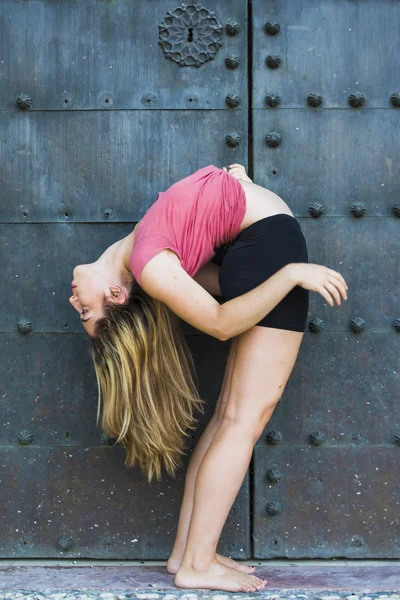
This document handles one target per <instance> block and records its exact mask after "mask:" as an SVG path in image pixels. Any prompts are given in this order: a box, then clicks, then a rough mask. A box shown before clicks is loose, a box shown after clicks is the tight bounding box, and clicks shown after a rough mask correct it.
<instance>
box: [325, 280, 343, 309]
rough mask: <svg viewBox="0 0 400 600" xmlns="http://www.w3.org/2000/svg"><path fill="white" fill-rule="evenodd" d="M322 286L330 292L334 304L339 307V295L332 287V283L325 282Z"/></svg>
mask: <svg viewBox="0 0 400 600" xmlns="http://www.w3.org/2000/svg"><path fill="white" fill-rule="evenodd" d="M324 286H325V288H326V289H327V290H329V291H330V293H331V294H332V296H333V297H334V298H335V300H336V302H337V303H338V304H339V305H340V304H341V301H340V294H339V292H338V290H337V289H336V288H335V286H334V285H333V283H330V282H329V281H327V282H326V283H324ZM331 300H332V298H331ZM332 304H333V303H332Z"/></svg>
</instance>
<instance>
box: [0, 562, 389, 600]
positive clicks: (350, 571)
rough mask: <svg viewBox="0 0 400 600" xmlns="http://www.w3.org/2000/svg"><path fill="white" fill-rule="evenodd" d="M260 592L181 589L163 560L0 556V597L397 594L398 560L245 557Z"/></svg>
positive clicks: (185, 599) (213, 599)
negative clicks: (263, 584)
mask: <svg viewBox="0 0 400 600" xmlns="http://www.w3.org/2000/svg"><path fill="white" fill-rule="evenodd" d="M243 562H244V563H245V564H253V565H256V570H255V575H257V576H259V577H266V578H267V579H268V583H267V585H266V587H265V588H264V589H263V590H262V591H260V592H251V593H238V592H236V593H233V592H223V591H218V590H201V589H193V590H189V589H185V590H184V589H181V588H177V587H176V586H175V585H174V581H173V579H174V576H173V575H170V574H169V573H168V572H167V570H166V562H165V561H151V562H150V561H148V562H147V561H100V560H93V561H91V560H88V559H86V560H68V559H66V560H47V561H46V560H40V559H32V560H30V559H23V560H0V600H18V599H19V600H48V599H50V600H73V599H74V600H75V599H80V600H124V599H127V600H128V599H138V600H227V599H229V598H230V597H234V598H238V600H240V599H245V598H251V597H254V596H257V597H260V600H261V598H262V600H287V599H299V600H345V599H349V600H375V599H376V598H379V599H380V600H400V563H399V561H384V560H382V561H379V560H357V561H350V560H343V561H337V560H318V561H317V560H309V561H302V560H299V561H290V560H286V561H285V560H274V559H271V560H266V561H257V560H246V561H243Z"/></svg>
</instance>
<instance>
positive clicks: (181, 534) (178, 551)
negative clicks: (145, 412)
mask: <svg viewBox="0 0 400 600" xmlns="http://www.w3.org/2000/svg"><path fill="white" fill-rule="evenodd" d="M236 341H237V340H236V339H235V338H234V339H233V340H232V342H231V347H230V350H229V356H228V360H227V364H226V368H225V373H224V379H223V383H222V388H221V393H220V395H219V398H218V402H217V405H216V407H215V412H214V415H213V417H212V418H211V420H210V422H209V423H208V425H207V427H206V428H205V430H204V431H203V433H202V435H201V437H200V439H199V441H198V442H197V445H196V447H195V449H194V450H193V452H192V455H191V457H190V461H189V465H188V468H187V472H186V478H185V490H184V495H183V500H182V505H181V510H180V514H179V522H178V530H177V533H176V538H175V544H174V547H173V549H172V552H171V555H170V557H169V559H168V562H167V570H168V573H172V574H175V573H176V572H177V570H178V568H179V565H180V564H181V560H182V556H183V553H184V551H185V546H186V539H187V533H188V529H189V523H190V517H191V515H192V510H193V495H194V486H195V481H196V476H197V472H198V469H199V466H200V463H201V461H202V460H203V456H204V454H205V453H206V451H207V449H208V447H209V445H210V444H211V441H212V439H213V438H214V435H215V433H216V431H217V429H218V427H219V425H220V423H221V419H222V416H223V413H224V409H225V405H226V401H227V399H228V395H229V388H230V382H231V377H232V370H233V362H234V357H235V348H236ZM216 558H217V560H219V561H220V562H221V563H222V564H225V565H227V566H229V567H232V568H235V569H238V570H239V571H243V572H244V573H252V572H253V571H254V567H250V566H249V565H245V564H240V563H237V562H235V561H234V560H232V559H231V558H228V557H226V556H222V555H221V554H216Z"/></svg>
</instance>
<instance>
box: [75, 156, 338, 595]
mask: <svg viewBox="0 0 400 600" xmlns="http://www.w3.org/2000/svg"><path fill="white" fill-rule="evenodd" d="M230 242H233V243H232V245H231V246H230V247H229V248H228V250H227V252H226V254H225V256H224V258H223V261H222V264H221V267H218V266H217V265H216V264H214V263H212V262H210V260H211V258H212V257H213V256H214V254H215V250H214V249H215V248H217V247H219V246H220V245H222V244H229V243H230ZM309 290H312V291H315V292H319V293H320V294H321V295H322V296H323V298H324V299H325V300H326V301H327V302H328V303H329V304H330V305H331V306H333V305H334V300H335V301H336V302H337V304H341V298H340V296H342V297H343V298H344V299H347V292H346V291H347V284H346V282H345V280H344V279H343V277H342V275H341V274H340V273H338V272H336V271H334V270H333V269H330V268H328V267H325V266H323V265H317V264H309V263H308V254H307V247H306V241H305V238H304V236H303V233H302V231H301V229H300V225H299V223H298V221H297V220H296V219H295V217H294V216H293V213H292V211H291V210H290V208H289V206H288V205H287V204H286V203H285V202H284V200H282V199H281V198H280V197H279V196H277V195H276V194H274V193H273V192H271V191H269V190H267V189H265V188H263V187H261V186H259V185H257V184H255V183H253V182H252V181H251V179H250V178H249V177H248V176H247V174H246V171H245V169H244V167H243V166H241V165H238V164H233V165H230V170H229V172H228V171H227V170H226V169H225V168H224V169H219V168H217V167H215V166H214V165H209V166H206V167H204V168H202V169H199V170H198V171H196V172H195V173H193V174H192V175H190V176H189V177H186V178H184V179H182V180H180V181H178V182H177V183H175V184H174V185H172V186H171V187H170V188H168V190H167V191H166V192H160V194H159V196H158V198H157V201H156V202H154V203H153V204H152V206H151V207H150V208H149V209H148V211H147V212H146V214H145V215H144V217H143V218H142V220H141V221H140V222H139V223H138V224H137V225H136V227H135V229H134V230H133V232H132V233H130V234H129V235H128V236H127V237H126V238H124V239H122V240H120V241H118V242H116V243H115V244H113V245H112V246H110V247H109V248H108V249H107V250H106V251H105V252H104V254H102V255H101V256H100V258H99V259H98V260H97V261H96V262H95V263H93V264H90V265H79V266H77V267H76V268H75V269H74V282H73V296H72V297H71V298H70V302H71V303H72V304H73V306H74V307H75V308H76V310H78V311H79V312H80V314H81V320H82V323H84V325H83V326H84V328H85V330H86V331H87V333H88V334H89V335H90V336H91V353H92V357H93V361H94V366H95V371H96V376H97V381H98V385H99V408H98V413H97V418H99V410H100V390H101V394H102V397H103V419H102V427H103V430H104V431H105V432H106V433H107V434H108V435H110V436H111V437H113V438H117V441H120V442H121V443H122V445H123V446H124V447H125V448H126V452H127V458H126V462H125V464H126V465H128V466H133V465H134V464H136V463H138V464H139V466H140V467H141V468H142V469H143V470H144V471H145V472H146V473H147V476H148V479H149V481H151V479H152V477H153V476H154V475H156V476H157V478H160V473H161V469H162V467H165V468H166V469H167V470H168V472H169V473H171V474H174V472H175V470H176V468H177V466H179V465H180V457H181V455H182V453H183V450H184V438H185V436H187V435H188V433H187V430H188V429H190V428H191V429H193V428H194V423H195V422H196V419H195V417H194V412H195V410H197V409H199V410H202V403H203V401H202V400H201V399H200V398H199V396H198V394H197V391H196V386H195V385H194V381H193V376H194V368H193V362H192V359H191V356H190V354H189V352H188V348H187V346H186V342H185V339H184V337H183V334H182V332H181V330H180V329H179V319H178V318H177V317H180V318H181V319H183V320H184V321H186V322H188V323H190V324H191V325H193V326H194V327H196V328H197V329H199V330H201V331H203V332H205V333H207V334H209V335H212V336H214V337H217V338H218V339H220V340H228V339H230V338H232V342H231V346H230V351H229V356H228V360H227V366H226V371H225V374H224V380H223V384H222V389H221V393H220V397H219V399H218V402H217V406H216V410H215V413H214V415H213V417H212V418H211V420H210V423H209V424H208V426H207V428H206V429H205V431H204V432H203V434H202V436H201V438H200V440H199V442H198V444H197V446H196V448H195V450H194V451H193V453H192V456H191V458H190V463H189V467H188V471H187V474H186V481H185V491H184V497H183V501H182V506H181V512H180V517H179V523H178V531H177V536H176V540H175V545H174V548H173V551H172V554H171V556H170V557H169V560H168V563H167V569H168V572H169V573H174V574H175V578H174V581H175V584H176V586H178V587H182V588H209V589H218V590H225V591H245V592H248V591H257V590H261V589H263V587H264V586H265V583H266V580H262V579H260V578H258V577H256V576H254V575H252V572H253V567H248V566H247V565H244V564H240V563H237V562H236V561H233V560H231V559H229V558H227V557H224V556H221V555H219V554H217V553H216V548H217V543H218V539H219V537H220V534H221V531H222V527H223V525H224V523H225V520H226V518H227V515H228V513H229V510H230V508H231V506H232V504H233V502H234V500H235V497H236V495H237V493H238V491H239V489H240V487H241V484H242V482H243V479H244V477H245V474H246V471H247V469H248V465H249V462H250V459H251V455H252V451H253V446H254V444H255V443H256V441H257V440H258V438H259V437H260V435H261V433H262V432H263V430H264V428H265V426H266V424H267V423H268V421H269V419H270V417H271V415H272V413H273V411H274V408H275V406H276V404H277V402H278V400H279V398H280V397H281V396H282V394H283V391H284V388H285V385H286V383H287V381H288V378H289V376H290V373H291V371H292V368H293V366H294V363H295V360H296V357H297V354H298V351H299V347H300V344H301V341H302V338H303V335H304V331H305V325H306V319H307V313H308V295H309ZM218 295H222V296H223V298H224V300H225V301H224V302H223V303H219V302H218V301H217V300H216V299H215V298H214V297H213V296H218ZM249 409H251V410H249Z"/></svg>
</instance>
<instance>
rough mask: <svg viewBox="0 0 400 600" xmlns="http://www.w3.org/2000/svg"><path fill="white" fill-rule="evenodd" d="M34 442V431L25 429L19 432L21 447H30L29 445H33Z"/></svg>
mask: <svg viewBox="0 0 400 600" xmlns="http://www.w3.org/2000/svg"><path fill="white" fill-rule="evenodd" d="M32 442H33V433H32V431H29V430H28V429H23V430H22V431H20V432H19V434H18V443H19V444H21V446H28V445H29V444H32Z"/></svg>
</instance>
